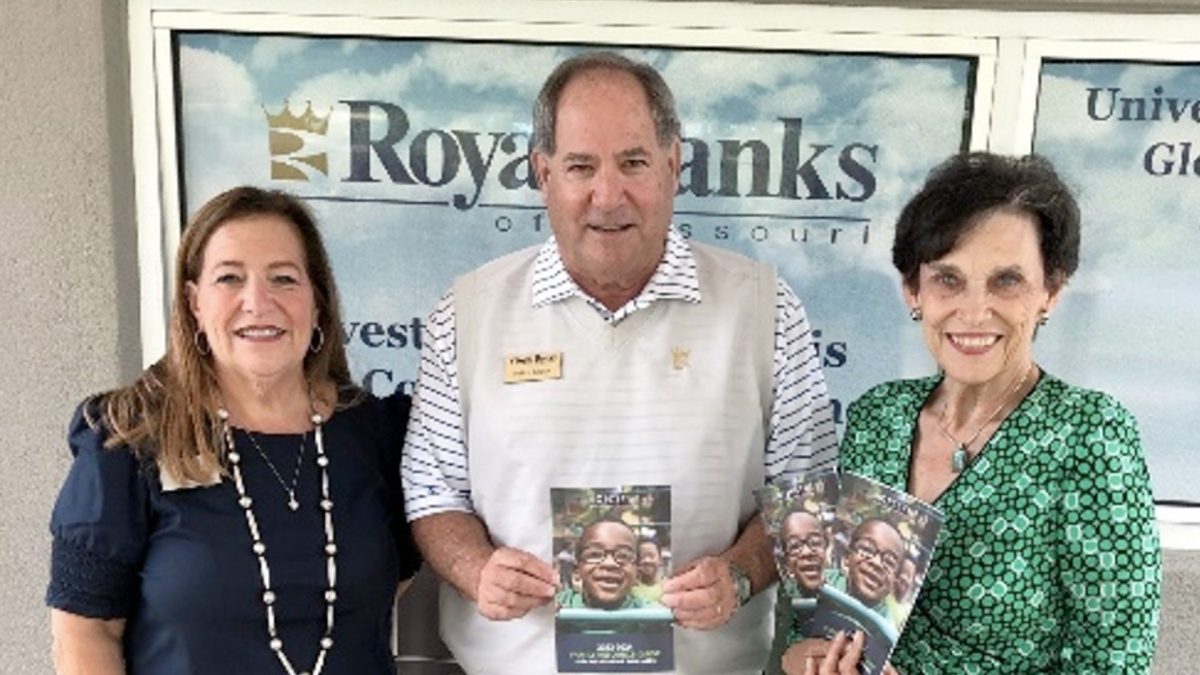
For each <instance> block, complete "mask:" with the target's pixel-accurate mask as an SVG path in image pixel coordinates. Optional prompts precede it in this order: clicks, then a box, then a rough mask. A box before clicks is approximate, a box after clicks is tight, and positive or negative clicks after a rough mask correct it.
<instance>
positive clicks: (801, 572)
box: [756, 470, 839, 641]
mask: <svg viewBox="0 0 1200 675" xmlns="http://www.w3.org/2000/svg"><path fill="white" fill-rule="evenodd" d="M838 490H839V480H838V474H837V472H836V471H833V470H828V471H819V472H813V473H809V474H805V475H804V476H802V477H801V478H799V479H796V480H792V481H787V482H784V483H780V484H772V485H768V486H766V487H764V488H762V489H760V490H759V491H758V492H757V495H756V496H757V498H758V507H759V513H760V514H761V515H762V518H763V520H764V525H765V526H766V530H767V533H768V536H769V538H770V541H771V547H772V550H773V552H774V554H775V564H776V566H777V567H778V569H779V580H780V585H781V587H782V590H783V599H781V601H784V602H788V604H789V605H790V606H789V607H783V608H781V611H782V614H783V616H786V617H789V618H788V620H787V621H786V623H785V624H784V625H786V626H788V628H789V633H790V639H789V641H795V640H798V639H801V638H804V637H808V636H809V635H812V634H814V633H813V630H812V628H811V627H810V625H809V624H810V621H811V620H812V617H813V614H814V613H815V611H816V607H817V596H818V595H819V593H820V590H821V587H822V586H823V585H824V583H825V569H826V567H828V565H829V540H830V534H829V533H830V531H831V526H832V524H833V521H834V517H835V512H836V509H837V502H838ZM789 610H790V613H789Z"/></svg>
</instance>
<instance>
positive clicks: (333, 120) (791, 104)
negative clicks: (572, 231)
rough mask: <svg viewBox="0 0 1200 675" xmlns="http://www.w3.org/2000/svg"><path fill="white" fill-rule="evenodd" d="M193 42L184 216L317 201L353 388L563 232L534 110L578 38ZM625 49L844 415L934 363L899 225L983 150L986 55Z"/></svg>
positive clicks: (721, 225) (710, 220) (699, 225)
mask: <svg viewBox="0 0 1200 675" xmlns="http://www.w3.org/2000/svg"><path fill="white" fill-rule="evenodd" d="M177 40H178V42H177V46H178V55H179V69H178V86H179V99H178V100H179V105H180V107H179V109H180V113H181V121H180V129H181V139H180V141H181V148H182V163H181V167H182V169H181V171H182V179H183V184H184V186H185V187H184V192H185V194H184V195H183V197H184V199H183V204H184V210H185V212H186V213H191V211H192V210H194V209H195V208H197V207H198V206H199V205H200V204H202V203H203V202H204V201H205V200H207V199H209V198H211V197H212V196H213V195H215V194H217V193H218V192H220V191H222V190H224V189H226V188H229V187H231V186H233V185H237V184H243V183H246V184H254V185H260V186H269V187H273V188H281V189H285V190H288V191H291V192H293V193H295V194H297V195H300V196H302V197H303V198H304V199H306V200H307V201H308V202H309V203H310V204H311V205H312V206H313V208H314V209H315V211H316V213H317V215H318V217H319V220H320V222H321V224H322V228H323V230H324V232H325V235H326V239H327V243H328V245H329V248H330V253H331V255H332V257H333V263H334V268H335V271H336V273H337V277H338V282H339V284H340V289H341V294H342V300H343V303H344V305H345V311H344V314H343V318H344V321H345V323H344V326H343V339H344V340H345V341H346V343H347V345H348V347H349V353H350V358H351V363H352V367H353V369H354V373H355V376H356V377H357V378H358V379H359V381H360V382H361V383H362V384H363V385H364V386H365V387H366V388H368V389H370V390H371V391H373V392H375V393H377V394H385V393H388V392H390V391H392V390H395V389H397V388H401V389H404V390H409V389H411V386H412V380H413V378H414V375H415V372H416V359H417V353H418V350H419V348H420V345H421V336H422V329H423V325H424V322H425V317H426V316H427V314H428V312H429V311H430V310H431V309H432V308H433V306H434V304H435V303H436V301H437V299H438V298H439V297H440V295H441V294H442V293H443V292H444V291H445V290H446V289H447V288H448V287H449V285H450V283H451V281H452V279H453V278H454V277H455V276H456V275H458V274H461V273H463V272H465V271H467V270H469V269H471V268H473V267H475V266H477V265H479V264H481V263H483V262H485V261H487V260H489V259H491V258H494V257H497V256H499V255H502V254H504V253H507V252H509V251H512V250H515V249H517V248H521V247H525V246H530V245H534V244H538V243H541V242H543V241H545V240H546V238H547V237H548V236H549V234H550V231H549V225H548V223H547V221H546V216H545V213H544V211H543V209H542V203H541V197H540V195H539V194H538V193H537V191H536V189H535V188H534V186H533V183H532V180H531V176H530V164H529V158H528V148H529V140H530V127H531V122H530V108H531V104H532V101H533V99H534V97H535V95H536V93H537V90H538V88H539V87H540V85H541V82H542V80H543V79H544V78H545V77H546V75H547V74H548V73H549V72H550V70H551V69H552V68H553V67H554V65H555V64H556V63H558V62H559V61H560V60H562V59H563V58H564V57H566V56H568V55H570V54H572V53H575V52H577V51H579V49H580V47H578V46H573V45H541V44H539V45H533V44H510V43H479V42H455V41H446V40H437V41H419V40H398V39H334V38H320V37H299V36H297V37H281V36H251V35H241V34H237V35H234V34H225V33H188V32H184V33H178V34H177ZM625 53H627V54H628V55H630V56H632V57H634V58H637V59H641V60H645V61H648V62H650V63H652V64H653V65H654V66H655V67H657V68H658V69H659V70H660V71H661V72H662V73H663V74H664V76H665V77H666V79H667V81H668V83H669V84H670V85H671V87H672V88H673V90H674V92H675V94H676V96H677V98H678V105H679V109H680V114H681V117H682V121H683V127H684V135H685V137H686V138H685V140H684V143H683V148H684V163H683V167H682V176H681V185H680V192H679V196H678V199H677V200H676V204H675V206H676V225H677V226H678V227H679V229H680V230H681V231H682V232H683V233H684V235H685V236H687V237H690V238H692V239H695V240H697V241H703V242H709V243H715V244H718V245H723V246H727V247H729V248H732V249H735V250H738V251H741V252H743V253H746V254H748V255H751V256H754V257H757V258H760V259H764V260H767V261H769V262H771V263H773V264H775V265H776V266H777V267H778V268H779V270H780V271H781V273H782V275H783V276H784V277H785V278H786V279H787V280H788V281H790V282H791V283H792V285H793V287H794V288H795V289H796V290H797V292H798V293H799V295H800V297H801V299H802V300H803V301H804V303H805V305H806V307H807V309H808V312H809V317H810V320H811V322H812V325H813V326H814V333H813V334H814V337H815V339H816V340H815V341H816V344H817V349H818V351H819V356H820V357H821V359H822V363H823V365H824V366H825V369H826V374H827V378H828V380H829V384H830V391H831V393H832V395H833V396H834V398H835V399H836V404H837V412H838V416H839V421H841V414H842V407H843V403H846V402H849V401H850V400H852V399H853V398H854V397H855V396H857V395H858V394H860V393H861V392H862V391H863V390H865V389H866V388H867V387H868V386H870V385H872V384H874V383H876V382H879V381H882V380H885V379H891V378H895V377H898V376H901V375H915V374H920V373H924V372H928V371H929V369H930V367H931V366H930V365H929V362H928V361H927V360H926V358H925V356H924V349H923V348H922V347H921V346H920V343H919V336H917V331H915V330H913V328H912V327H911V326H909V325H908V319H907V313H906V309H905V307H904V306H903V304H902V303H901V301H900V299H899V294H898V290H897V288H898V287H897V284H896V281H895V276H896V275H895V274H894V272H893V270H892V268H891V264H890V244H891V232H892V227H891V226H892V222H893V220H894V218H895V214H896V213H897V212H898V210H899V208H900V206H901V205H902V204H903V202H904V200H905V199H906V198H907V197H908V196H909V195H910V194H911V193H912V192H913V191H914V189H915V188H916V186H917V185H918V184H919V183H920V181H921V180H922V178H923V177H924V175H925V173H926V172H927V171H928V170H929V168H930V167H932V166H933V165H934V164H936V163H937V162H938V161H939V160H941V159H942V158H944V157H946V156H947V155H949V154H950V153H952V152H955V151H957V150H959V149H960V148H961V147H963V146H964V145H965V142H964V132H965V129H966V124H965V120H967V119H969V113H970V111H969V102H970V100H971V97H970V93H971V92H970V88H971V87H970V82H971V80H972V68H973V66H974V62H973V61H972V60H970V59H968V58H945V57H919V58H918V57H904V56H897V57H887V56H879V55H855V54H811V53H798V52H765V51H764V52H752V51H704V50H691V49H637V50H625ZM901 343H905V344H906V348H902V345H901ZM904 354H908V355H911V356H908V357H905V356H903V355H904Z"/></svg>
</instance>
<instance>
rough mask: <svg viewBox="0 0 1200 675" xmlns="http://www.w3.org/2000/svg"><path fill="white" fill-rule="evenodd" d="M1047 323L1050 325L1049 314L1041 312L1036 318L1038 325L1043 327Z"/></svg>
mask: <svg viewBox="0 0 1200 675" xmlns="http://www.w3.org/2000/svg"><path fill="white" fill-rule="evenodd" d="M1048 323H1050V312H1047V311H1046V310H1042V314H1041V316H1039V317H1038V325H1039V326H1045V325H1046V324H1048Z"/></svg>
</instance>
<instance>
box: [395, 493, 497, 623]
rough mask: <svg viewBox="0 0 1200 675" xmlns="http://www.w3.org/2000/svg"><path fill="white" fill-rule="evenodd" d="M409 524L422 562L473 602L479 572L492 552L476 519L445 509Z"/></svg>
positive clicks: (477, 586) (485, 534)
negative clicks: (422, 559)
mask: <svg viewBox="0 0 1200 675" xmlns="http://www.w3.org/2000/svg"><path fill="white" fill-rule="evenodd" d="M411 527H412V533H413V539H415V540H416V542H417V547H418V548H420V549H421V555H422V556H423V557H424V558H425V562H427V563H429V566H430V567H432V568H433V571H434V572H437V574H438V576H440V577H441V578H442V579H445V580H446V581H448V582H449V583H450V584H451V585H452V586H454V587H455V588H457V589H458V592H459V593H462V594H463V595H464V596H466V597H467V599H469V600H471V601H473V602H477V601H478V598H477V597H476V595H477V592H478V589H479V575H480V572H481V571H482V570H483V566H484V565H485V564H486V563H487V561H488V558H489V557H490V556H491V555H492V552H493V551H495V547H494V546H492V542H491V540H490V539H489V538H488V535H487V529H486V528H485V527H484V526H483V523H482V522H480V520H479V518H477V517H476V516H474V515H473V514H470V513H464V512H462V511H445V512H442V513H436V514H434V515H431V516H425V517H424V518H420V519H418V520H414V521H413V522H412V523H411Z"/></svg>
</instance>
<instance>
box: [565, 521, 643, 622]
mask: <svg viewBox="0 0 1200 675" xmlns="http://www.w3.org/2000/svg"><path fill="white" fill-rule="evenodd" d="M576 557H577V558H578V560H577V564H576V568H575V570H576V574H578V576H579V581H580V588H581V589H582V592H583V600H584V604H586V605H587V606H588V607H594V608H599V609H616V608H618V607H620V606H621V605H622V604H623V603H624V602H625V599H626V598H628V597H629V590H630V589H631V588H633V582H634V578H635V576H636V563H637V559H638V552H637V536H636V535H634V533H633V530H631V529H629V527H628V526H626V525H625V524H624V523H616V522H610V521H601V522H598V523H593V524H591V525H589V526H588V527H587V529H585V530H584V531H583V534H582V535H581V536H580V539H579V553H578V554H577V556H576Z"/></svg>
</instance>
